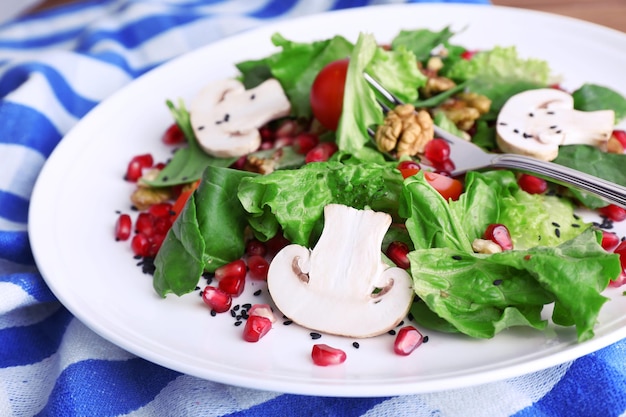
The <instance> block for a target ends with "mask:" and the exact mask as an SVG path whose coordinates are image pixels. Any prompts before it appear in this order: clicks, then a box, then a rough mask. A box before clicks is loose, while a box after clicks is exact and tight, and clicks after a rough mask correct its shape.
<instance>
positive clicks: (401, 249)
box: [385, 241, 411, 269]
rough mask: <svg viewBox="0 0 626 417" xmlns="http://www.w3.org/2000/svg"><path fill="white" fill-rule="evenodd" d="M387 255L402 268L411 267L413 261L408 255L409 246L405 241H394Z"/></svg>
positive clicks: (388, 248)
mask: <svg viewBox="0 0 626 417" xmlns="http://www.w3.org/2000/svg"><path fill="white" fill-rule="evenodd" d="M385 253H386V255H387V256H388V257H389V259H391V260H392V261H393V263H395V264H396V265H398V266H399V267H400V268H403V269H409V268H410V267H411V263H410V262H409V258H408V257H407V255H408V254H409V247H408V246H407V244H406V243H404V242H399V241H394V242H391V243H390V244H389V246H388V247H387V251H386V252H385Z"/></svg>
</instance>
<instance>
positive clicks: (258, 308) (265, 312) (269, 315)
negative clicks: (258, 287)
mask: <svg viewBox="0 0 626 417" xmlns="http://www.w3.org/2000/svg"><path fill="white" fill-rule="evenodd" d="M248 315H249V316H261V317H265V318H266V319H268V320H269V321H271V322H272V323H275V322H276V316H275V315H274V312H273V311H272V307H270V306H269V304H254V305H253V306H252V307H250V308H249V309H248Z"/></svg>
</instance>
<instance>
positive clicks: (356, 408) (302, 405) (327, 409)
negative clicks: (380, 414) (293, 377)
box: [224, 394, 389, 417]
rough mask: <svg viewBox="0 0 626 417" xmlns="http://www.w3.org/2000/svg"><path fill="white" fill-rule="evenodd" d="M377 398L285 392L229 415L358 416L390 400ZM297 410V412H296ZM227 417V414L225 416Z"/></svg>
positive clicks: (230, 416) (246, 416) (236, 416)
mask: <svg viewBox="0 0 626 417" xmlns="http://www.w3.org/2000/svg"><path fill="white" fill-rule="evenodd" d="M388 399H389V397H375V398H339V397H338V398H334V397H309V396H302V395H291V394H285V395H281V396H278V397H276V398H274V399H271V400H269V401H266V402H264V403H262V404H259V405H256V406H254V407H251V408H249V409H247V410H242V411H238V412H236V413H232V414H228V415H227V416H228V417H274V416H293V415H299V416H324V417H334V416H336V417H358V416H362V415H363V414H365V413H366V412H367V411H369V410H370V409H371V408H372V407H374V406H376V405H378V404H380V403H382V402H384V401H386V400H388ZM295 410H297V413H295ZM224 417H226V416H224Z"/></svg>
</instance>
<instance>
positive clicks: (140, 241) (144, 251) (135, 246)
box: [130, 233, 150, 256]
mask: <svg viewBox="0 0 626 417" xmlns="http://www.w3.org/2000/svg"><path fill="white" fill-rule="evenodd" d="M130 248H131V250H132V251H133V253H134V254H135V255H137V256H148V254H149V249H150V239H148V236H146V235H144V234H143V233H137V234H136V235H135V236H133V239H132V240H131V241H130Z"/></svg>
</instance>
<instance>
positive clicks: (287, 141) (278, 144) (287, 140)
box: [273, 136, 293, 149]
mask: <svg viewBox="0 0 626 417" xmlns="http://www.w3.org/2000/svg"><path fill="white" fill-rule="evenodd" d="M292 144H293V138H291V137H289V136H283V137H280V138H277V139H276V140H275V141H274V144H273V148H275V149H279V148H282V147H285V146H291V145H292Z"/></svg>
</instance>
